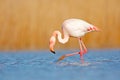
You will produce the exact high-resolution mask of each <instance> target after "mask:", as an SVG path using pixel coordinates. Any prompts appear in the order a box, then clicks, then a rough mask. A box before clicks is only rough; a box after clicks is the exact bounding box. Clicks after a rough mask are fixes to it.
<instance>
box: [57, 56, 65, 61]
mask: <svg viewBox="0 0 120 80" xmlns="http://www.w3.org/2000/svg"><path fill="white" fill-rule="evenodd" d="M65 57H66V56H65V55H62V56H61V57H60V58H59V59H58V61H61V60H63V59H64V58H65Z"/></svg>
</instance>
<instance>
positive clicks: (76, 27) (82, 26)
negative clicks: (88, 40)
mask: <svg viewBox="0 0 120 80" xmlns="http://www.w3.org/2000/svg"><path fill="white" fill-rule="evenodd" d="M92 31H100V29H99V28H97V27H95V26H94V25H92V24H90V23H88V22H86V21H84V20H81V19H74V18H73V19H67V20H65V21H64V22H63V24H62V32H63V35H64V37H63V38H62V35H61V33H60V31H58V30H56V31H54V32H53V34H52V36H51V37H50V40H49V48H50V51H51V52H52V53H54V54H55V51H54V45H55V43H56V37H57V38H58V41H59V42H60V43H62V44H65V43H66V42H68V40H69V38H70V37H75V38H77V39H78V41H79V45H80V51H79V52H75V53H70V54H65V55H62V56H61V57H60V58H59V59H58V61H60V60H63V59H64V58H65V57H69V56H73V55H76V54H80V59H83V55H84V54H85V53H86V52H87V48H86V46H85V44H84V43H83V41H82V39H81V37H82V36H84V35H85V34H86V33H88V32H92Z"/></svg>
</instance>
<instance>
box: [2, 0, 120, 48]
mask: <svg viewBox="0 0 120 80" xmlns="http://www.w3.org/2000/svg"><path fill="white" fill-rule="evenodd" d="M68 18H80V19H83V20H86V21H87V22H89V23H92V24H94V25H95V26H97V27H99V28H100V29H101V30H102V31H101V32H91V33H88V34H86V35H85V36H84V37H83V40H84V43H85V44H86V46H87V47H88V48H95V49H96V48H97V49H98V48H120V0H0V50H40V49H49V38H50V36H51V35H52V32H53V31H54V30H60V31H61V24H62V22H63V21H64V20H65V19H68ZM55 47H56V48H57V49H71V48H75V49H78V48H79V45H78V41H77V39H75V38H70V41H69V42H68V43H66V44H65V45H62V44H60V43H58V42H57V45H56V46H55Z"/></svg>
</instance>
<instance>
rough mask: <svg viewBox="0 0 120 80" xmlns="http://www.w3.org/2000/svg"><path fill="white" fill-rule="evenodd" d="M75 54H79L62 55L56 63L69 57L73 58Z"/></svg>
mask: <svg viewBox="0 0 120 80" xmlns="http://www.w3.org/2000/svg"><path fill="white" fill-rule="evenodd" d="M76 54H79V52H75V53H71V54H65V55H62V56H61V57H60V58H59V59H58V61H61V60H63V59H64V58H66V57H69V56H74V55H76Z"/></svg>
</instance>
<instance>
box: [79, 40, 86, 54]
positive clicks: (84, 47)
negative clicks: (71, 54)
mask: <svg viewBox="0 0 120 80" xmlns="http://www.w3.org/2000/svg"><path fill="white" fill-rule="evenodd" d="M80 43H81V45H82V47H83V49H84V51H83V54H85V53H86V52H87V48H86V46H85V44H84V43H83V41H82V39H81V38H80Z"/></svg>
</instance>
